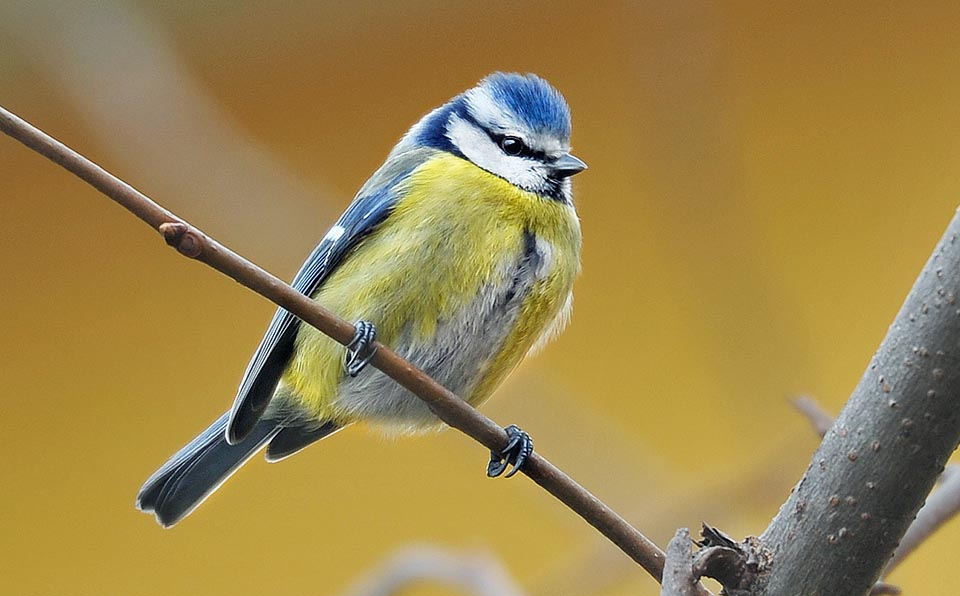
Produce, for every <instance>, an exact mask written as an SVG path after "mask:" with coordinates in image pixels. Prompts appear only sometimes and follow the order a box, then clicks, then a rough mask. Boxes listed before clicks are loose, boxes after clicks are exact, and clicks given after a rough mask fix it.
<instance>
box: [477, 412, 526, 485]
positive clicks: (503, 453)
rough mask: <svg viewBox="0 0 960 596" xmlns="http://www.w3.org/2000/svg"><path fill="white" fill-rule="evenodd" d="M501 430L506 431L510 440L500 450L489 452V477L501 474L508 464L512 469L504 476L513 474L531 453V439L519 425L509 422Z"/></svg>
mask: <svg viewBox="0 0 960 596" xmlns="http://www.w3.org/2000/svg"><path fill="white" fill-rule="evenodd" d="M503 430H505V431H506V432H507V436H508V437H510V441H509V442H508V443H507V446H506V447H504V448H503V449H502V450H500V451H491V452H490V463H489V464H488V465H487V476H489V477H490V478H496V477H497V476H499V475H500V474H503V472H504V471H505V470H506V469H507V466H510V465H512V466H513V469H512V470H510V471H509V472H508V473H507V475H506V477H507V478H509V477H511V476H513V475H514V474H516V473H517V472H519V471H520V468H521V467H522V466H523V464H524V462H526V461H527V458H529V457H530V454H531V453H533V439H531V438H530V435H528V434H527V433H525V432H524V431H522V430H520V427H518V426H517V425H515V424H511V425H510V426H508V427H506V428H505V429H503Z"/></svg>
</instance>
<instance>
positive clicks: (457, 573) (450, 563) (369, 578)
mask: <svg viewBox="0 0 960 596" xmlns="http://www.w3.org/2000/svg"><path fill="white" fill-rule="evenodd" d="M420 582H430V583H439V584H446V585H450V586H455V587H458V588H460V589H462V590H464V591H466V592H467V593H469V594H472V595H473V596H525V595H524V593H523V591H522V590H521V589H520V587H519V586H518V585H517V584H516V582H515V581H513V579H511V578H510V575H509V574H508V573H507V571H506V569H504V568H503V565H501V564H500V562H499V561H497V560H496V559H495V558H493V557H492V556H490V555H488V554H486V553H476V554H458V553H454V552H451V551H448V550H446V549H441V548H437V547H433V546H426V545H423V546H411V547H407V548H405V549H403V550H401V551H399V552H397V553H396V554H394V555H393V556H391V557H389V558H388V559H387V560H386V561H384V562H383V563H381V564H380V565H377V567H375V568H374V569H373V570H371V571H370V572H369V573H368V574H367V575H366V576H365V577H363V578H361V579H360V580H359V581H358V582H357V583H356V584H355V585H353V586H352V587H351V588H350V589H348V590H347V592H346V594H345V596H394V595H396V594H400V593H401V591H402V590H403V589H404V588H406V587H407V586H410V585H411V584H416V583H420Z"/></svg>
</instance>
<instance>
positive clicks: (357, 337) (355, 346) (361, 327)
mask: <svg viewBox="0 0 960 596" xmlns="http://www.w3.org/2000/svg"><path fill="white" fill-rule="evenodd" d="M353 328H354V329H356V330H357V331H356V333H354V335H353V339H351V340H350V343H349V344H347V356H346V359H345V361H344V366H345V367H346V369H347V374H348V375H350V376H351V377H355V376H357V375H358V374H360V371H361V370H363V368H364V367H365V366H366V365H368V364H370V361H371V360H373V356H374V354H376V353H377V346H376V345H374V342H375V341H376V339H377V328H376V327H374V325H373V323H371V322H370V321H357V322H356V323H354V325H353Z"/></svg>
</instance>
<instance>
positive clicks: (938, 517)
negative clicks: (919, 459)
mask: <svg viewBox="0 0 960 596" xmlns="http://www.w3.org/2000/svg"><path fill="white" fill-rule="evenodd" d="M957 512H960V468H958V466H955V465H950V466H947V469H946V470H944V471H943V474H941V475H940V484H939V485H938V486H937V488H936V489H934V491H933V492H932V493H931V494H930V497H929V498H928V499H927V502H926V503H924V505H923V507H922V508H921V509H920V511H919V512H918V513H917V518H916V519H915V520H913V523H911V524H910V528H909V529H908V530H907V533H906V534H904V535H903V539H901V540H900V545H899V546H898V547H897V550H896V551H894V553H893V558H892V559H890V562H889V563H887V568H886V569H884V571H883V575H884V576H886V575H889V574H890V573H891V572H892V571H893V570H894V569H895V568H896V567H897V565H899V564H900V563H902V562H903V561H904V560H905V559H906V558H907V557H909V556H910V555H911V554H912V553H913V551H914V550H916V548H917V547H918V546H920V545H921V544H923V541H924V540H926V539H927V538H929V537H930V536H931V535H932V534H933V533H934V532H936V531H937V530H938V529H940V526H942V525H943V524H944V523H946V522H947V520H949V519H950V518H952V517H953V516H955V515H956V514H957Z"/></svg>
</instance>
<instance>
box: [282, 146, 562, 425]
mask: <svg viewBox="0 0 960 596" xmlns="http://www.w3.org/2000/svg"><path fill="white" fill-rule="evenodd" d="M402 184H403V186H402V188H401V189H400V190H399V195H400V196H401V197H402V199H401V200H400V201H399V203H398V205H397V206H396V208H395V209H394V211H393V213H391V215H390V216H389V217H388V218H387V219H386V221H384V223H383V224H382V225H381V226H380V227H379V228H378V229H377V230H376V231H375V232H374V233H373V234H371V236H370V237H369V238H367V239H366V240H364V241H363V242H362V243H361V244H360V245H359V246H358V247H357V248H356V249H355V250H354V251H353V252H352V253H351V254H350V255H349V256H348V257H347V258H346V259H345V260H344V262H343V263H342V264H341V265H340V266H339V267H338V268H337V270H336V271H334V272H333V273H332V274H331V275H330V277H329V278H328V279H327V281H326V282H325V283H324V284H323V286H322V287H321V288H320V290H319V291H318V292H317V294H316V296H315V299H316V300H318V301H319V302H320V303H321V304H323V305H324V306H325V307H327V308H329V309H330V310H332V311H333V312H335V313H337V314H339V315H340V316H342V317H344V318H346V319H347V320H358V319H367V320H370V321H372V322H374V323H375V324H376V326H377V332H378V339H379V340H380V341H381V342H383V343H384V344H386V345H389V346H391V347H394V348H395V349H396V347H397V344H396V342H398V341H403V342H407V343H411V342H412V343H415V344H417V345H425V346H429V344H430V342H431V338H433V337H434V336H435V334H436V333H437V329H438V325H442V324H443V322H444V321H446V320H449V319H450V318H451V317H455V316H457V313H462V312H463V309H465V308H467V307H468V306H469V305H471V304H474V303H475V302H476V299H477V297H478V295H480V294H481V292H482V291H484V289H485V288H491V287H493V288H496V287H504V286H507V285H509V283H510V282H511V279H509V277H510V276H512V275H513V272H512V269H511V264H514V263H516V262H517V261H518V259H519V258H520V257H521V256H522V255H523V251H524V248H525V235H529V234H532V235H533V236H534V237H535V238H536V241H537V242H538V244H539V245H541V246H542V247H543V249H544V251H545V252H546V254H547V256H548V258H547V260H548V262H545V263H542V264H541V266H542V268H543V271H542V275H538V277H537V279H536V282H535V283H534V285H533V287H532V288H531V289H530V291H529V293H527V295H526V297H525V298H524V299H523V303H522V304H521V305H520V310H519V314H518V315H517V317H516V320H515V322H514V324H513V328H512V329H510V330H509V332H508V333H506V334H505V337H504V339H503V340H502V342H501V345H499V346H497V348H496V350H495V353H494V354H493V355H492V357H491V358H489V359H488V362H486V363H485V364H484V365H483V366H482V367H481V368H480V369H478V370H477V372H476V374H477V378H476V379H475V381H474V382H471V383H470V384H469V387H470V390H469V395H462V396H461V397H463V398H464V399H466V400H468V401H470V402H471V403H474V404H476V403H479V402H480V401H482V400H483V399H485V398H486V397H488V396H489V394H490V393H491V392H492V391H493V389H494V388H495V387H496V386H497V385H498V384H499V383H500V381H502V380H503V378H504V377H505V376H506V374H507V373H509V372H510V370H512V369H513V368H514V367H515V366H516V364H517V363H518V362H519V361H520V360H521V359H522V357H523V356H524V354H526V353H527V351H529V349H530V347H531V346H532V345H533V344H534V343H535V342H536V341H537V340H538V339H539V338H540V337H541V336H542V335H544V333H545V332H546V331H547V330H548V328H549V327H550V326H551V324H552V323H553V322H554V321H556V320H558V318H561V319H562V318H563V314H562V311H563V310H564V308H565V306H568V304H569V300H568V299H569V296H570V293H571V289H572V286H573V280H574V278H575V277H576V275H577V273H578V271H579V263H580V244H581V239H580V226H579V222H578V220H577V217H576V213H575V212H574V210H573V208H572V207H571V206H569V205H565V204H563V203H560V202H558V201H553V200H549V199H544V198H542V197H540V196H538V195H536V194H534V193H530V192H526V191H523V190H521V189H519V188H517V187H515V186H513V185H512V184H510V183H508V182H506V181H504V180H502V179H500V178H498V177H496V176H494V175H492V174H489V173H487V172H485V171H484V170H481V169H480V168H478V167H476V166H474V165H473V164H471V163H470V162H468V161H466V160H463V159H460V158H458V157H455V156H453V155H450V154H445V153H441V154H438V155H437V156H436V157H434V158H432V159H430V160H429V161H427V162H426V163H424V164H423V165H421V166H420V167H419V168H417V169H416V170H415V171H414V172H413V173H412V174H411V175H410V176H409V177H408V178H407V180H406V181H405V182H403V183H402ZM296 348H297V349H296V351H295V354H294V357H293V359H292V361H291V363H290V365H289V366H288V368H287V371H286V373H285V374H284V377H283V383H284V386H285V388H287V389H289V390H290V391H289V392H290V393H291V394H292V396H293V397H294V398H295V399H296V400H297V401H299V402H300V404H301V405H302V406H305V407H306V408H308V409H309V410H310V411H312V412H315V413H316V415H317V416H319V417H321V418H333V419H336V420H340V421H343V422H347V421H352V420H351V419H356V418H363V417H364V413H363V411H360V410H363V408H358V407H355V406H350V407H347V406H345V405H343V404H340V405H339V406H338V405H337V403H336V401H337V400H336V399H335V398H336V396H337V393H338V387H339V386H340V383H341V381H342V380H343V353H344V352H343V347H342V346H340V345H339V344H337V343H335V342H334V341H333V340H330V339H329V338H327V337H326V336H324V335H322V334H320V333H319V332H317V331H316V330H314V329H313V328H311V327H308V326H303V327H302V328H301V332H300V333H299V335H298V337H297V342H296ZM415 364H419V363H415ZM366 374H368V373H367V372H364V373H363V375H366ZM376 374H378V375H379V374H380V373H379V372H376ZM361 376H362V375H361ZM411 398H412V396H411ZM373 399H376V398H375V397H373ZM368 409H369V410H371V411H372V410H373V409H374V408H373V407H372V406H371V407H370V408H368Z"/></svg>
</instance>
